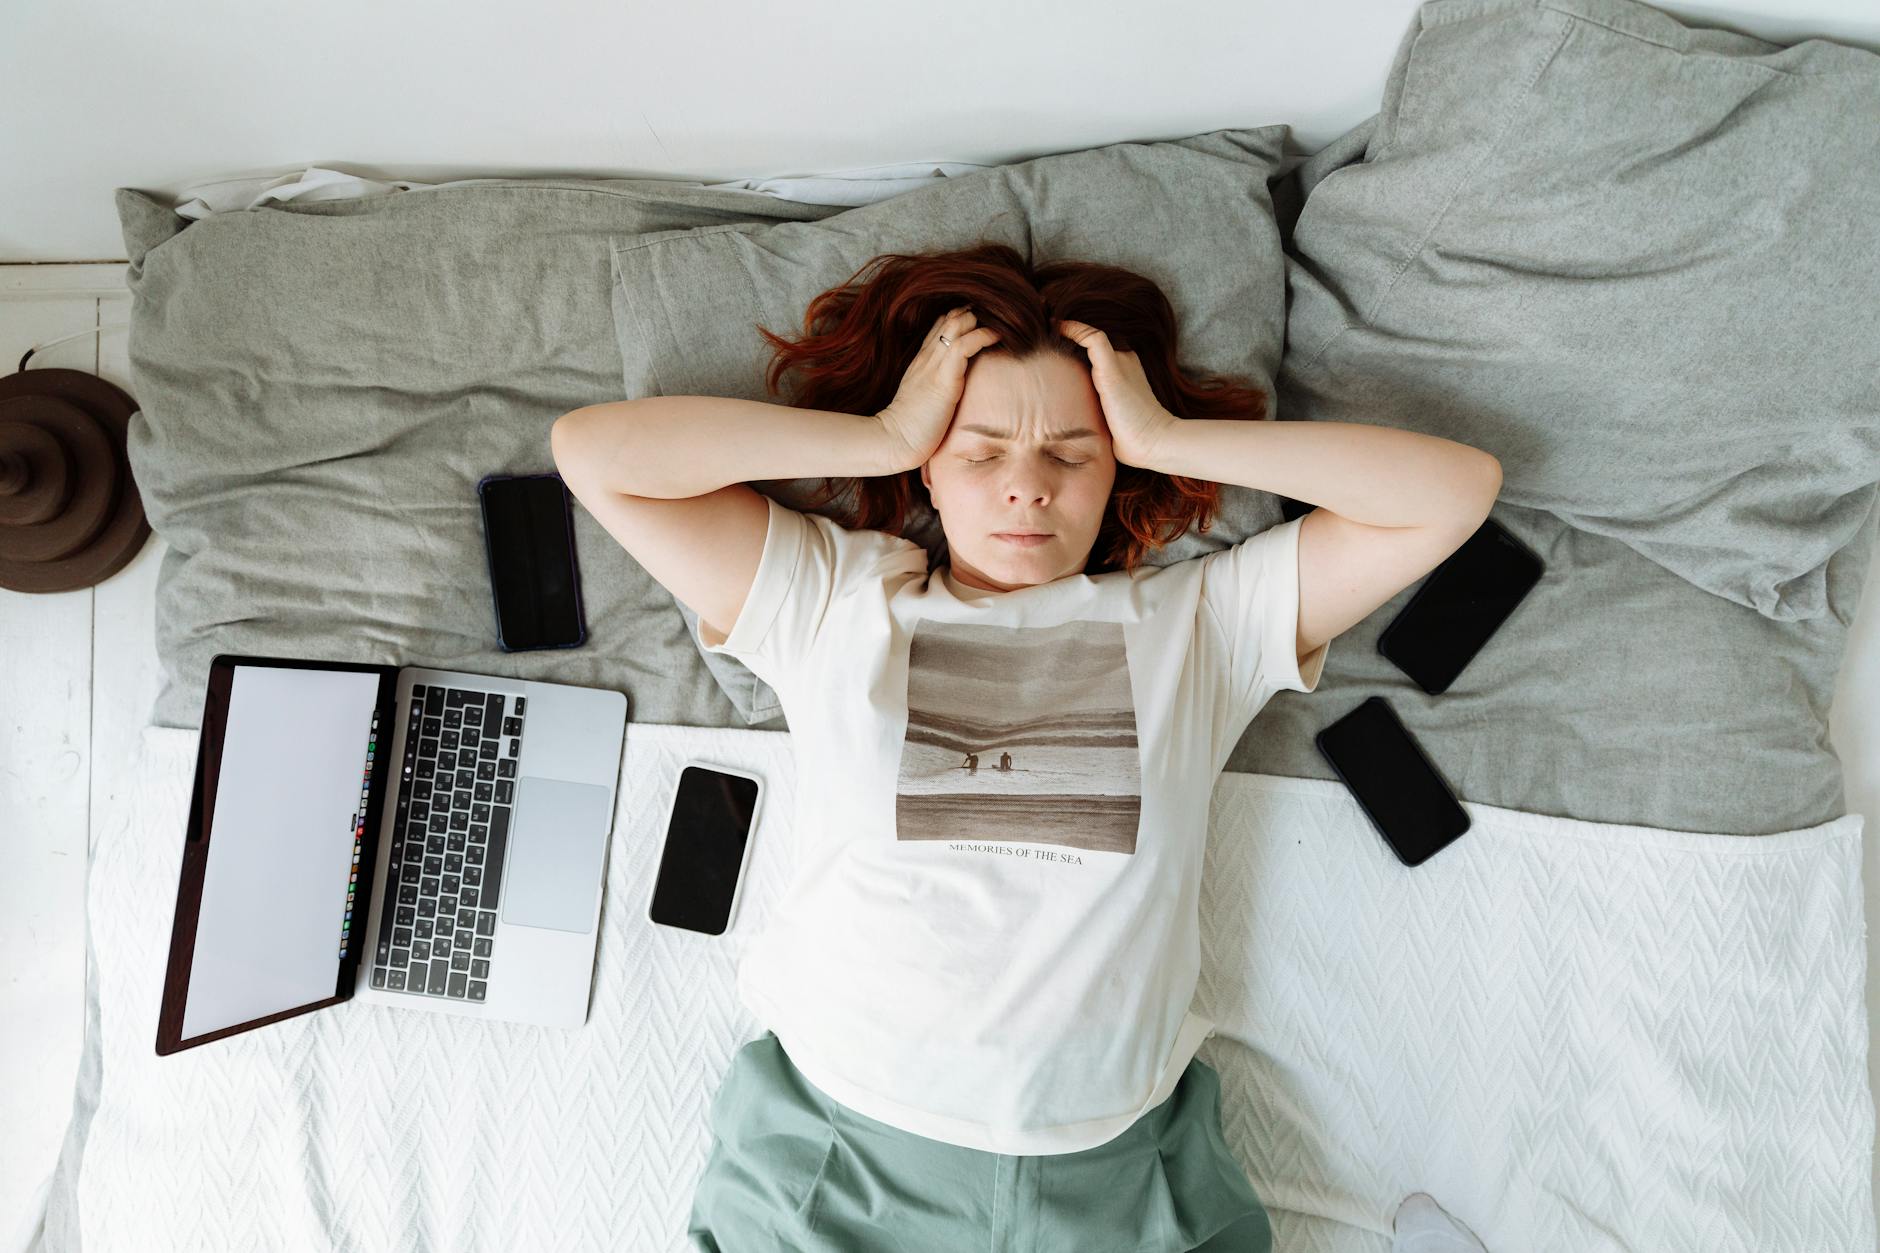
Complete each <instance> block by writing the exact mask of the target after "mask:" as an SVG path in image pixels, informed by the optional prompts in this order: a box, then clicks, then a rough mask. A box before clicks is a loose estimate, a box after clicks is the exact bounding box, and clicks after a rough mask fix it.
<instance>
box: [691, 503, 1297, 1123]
mask: <svg viewBox="0 0 1880 1253" xmlns="http://www.w3.org/2000/svg"><path fill="white" fill-rule="evenodd" d="M766 500H769V498H768V497H766ZM769 504H770V521H769V526H768V531H767V534H766V537H765V541H764V555H763V559H762V562H761V564H760V565H759V567H758V571H757V576H756V579H755V581H754V582H753V584H752V586H751V590H750V594H749V595H748V597H747V598H746V600H745V603H744V608H743V610H742V612H741V613H740V615H739V618H738V621H737V622H736V623H735V624H734V625H733V627H732V629H731V633H730V635H729V636H728V637H727V638H726V639H725V640H724V641H722V642H719V643H714V642H712V640H711V639H710V637H711V636H713V635H714V634H715V632H712V631H711V630H710V629H709V628H708V627H706V626H704V625H703V622H702V620H701V625H700V627H699V634H700V640H699V642H700V644H701V645H702V646H703V647H706V648H709V649H712V650H713V651H716V652H721V653H727V654H729V655H731V656H734V657H737V658H738V659H739V660H741V661H743V662H744V663H745V664H746V665H747V666H748V667H749V668H750V669H751V671H752V672H753V673H755V674H756V675H757V676H758V677H760V678H762V679H763V680H764V681H765V682H767V683H769V684H770V685H771V686H772V687H773V688H775V689H776V692H777V695H778V698H779V699H780V700H781V701H782V703H783V709H784V713H785V716H786V718H787V719H788V721H789V724H790V730H791V734H792V737H793V750H794V753H795V757H796V771H797V773H796V811H795V815H794V818H793V821H794V824H795V826H794V830H795V838H796V840H797V847H798V859H797V867H796V870H795V873H794V875H793V876H792V879H791V883H790V885H789V888H788V889H787V891H786V893H785V895H784V897H783V898H782V899H780V900H779V901H778V902H776V903H775V905H774V906H773V911H772V914H771V917H770V920H769V925H768V927H767V928H766V930H765V932H764V933H763V934H762V935H759V936H756V937H753V939H752V941H751V944H750V947H749V949H748V950H747V952H746V954H745V957H744V960H743V962H742V963H741V965H740V967H739V971H738V993H739V996H740V998H741V999H742V1001H743V1003H744V1004H745V1005H746V1006H747V1007H748V1008H749V1009H750V1010H751V1012H752V1013H753V1014H755V1015H756V1016H757V1018H758V1020H759V1021H761V1022H762V1023H764V1025H765V1026H766V1027H768V1028H769V1029H771V1030H772V1031H775V1032H776V1033H777V1037H778V1039H779V1040H780V1041H781V1042H782V1044H783V1046H784V1050H785V1052H786V1053H788V1055H789V1057H790V1059H791V1061H792V1062H793V1063H795V1065H796V1066H797V1068H798V1069H799V1070H800V1071H801V1072H802V1074H803V1075H804V1077H805V1078H807V1079H808V1080H809V1081H810V1082H811V1083H813V1084H815V1085H816V1086H817V1087H818V1088H820V1089H821V1090H822V1091H823V1092H824V1093H826V1094H827V1095H828V1096H830V1097H832V1098H834V1099H835V1100H837V1101H839V1102H841V1103H842V1104H843V1105H846V1106H848V1107H849V1108H850V1109H852V1110H855V1111H857V1112H859V1113H862V1114H865V1115H867V1116H868V1117H870V1118H873V1119H876V1120H877V1121H880V1122H884V1123H889V1124H891V1125H893V1126H896V1127H900V1128H902V1129H904V1130H907V1131H911V1132H914V1133H915V1134H917V1135H922V1136H927V1137H929V1138H931V1139H935V1140H943V1141H946V1142H948V1143H952V1144H959V1145H965V1146H967V1147H969V1148H976V1149H980V1150H982V1151H985V1152H992V1153H1006V1154H1037V1153H1068V1152H1076V1151H1078V1150H1080V1149H1086V1148H1091V1147H1094V1146H1095V1145H1098V1144H1102V1143H1103V1142H1105V1141H1106V1140H1109V1139H1111V1138H1113V1137H1115V1136H1117V1135H1119V1134H1121V1133H1122V1132H1123V1131H1124V1130H1125V1129H1127V1128H1128V1127H1129V1126H1130V1124H1132V1123H1133V1122H1135V1121H1136V1120H1137V1119H1138V1118H1140V1117H1141V1116H1142V1115H1143V1114H1145V1113H1148V1112H1149V1111H1150V1110H1152V1109H1154V1108H1155V1107H1156V1106H1157V1105H1159V1104H1160V1103H1161V1102H1162V1101H1163V1100H1165V1099H1166V1098H1167V1097H1168V1095H1169V1093H1170V1092H1171V1091H1172V1090H1173V1089H1174V1086H1175V1083H1176V1081H1177V1080H1178V1079H1180V1078H1181V1075H1182V1071H1183V1070H1184V1069H1185V1068H1186V1066H1187V1065H1188V1062H1189V1059H1190V1058H1191V1057H1192V1056H1193V1055H1194V1052H1195V1049H1196V1048H1197V1047H1198V1046H1199V1045H1200V1043H1201V1041H1202V1040H1203V1039H1205V1038H1206V1037H1207V1036H1209V1035H1211V1034H1213V1031H1214V1024H1213V1023H1211V1022H1209V1021H1208V1020H1207V1019H1205V1018H1202V1017H1200V1016H1199V1015H1197V1014H1195V1013H1193V1012H1192V1011H1191V1009H1190V1005H1191V1003H1192V1001H1193V999H1194V992H1195V986H1196V981H1197V978H1198V975H1199V972H1200V923H1199V916H1198V902H1199V899H1200V878H1201V869H1202V855H1203V853H1204V851H1205V848H1206V839H1207V833H1208V810H1209V804H1210V799H1211V796H1212V793H1213V790H1214V784H1215V780H1216V778H1217V777H1218V776H1219V774H1220V772H1221V767H1222V766H1223V765H1224V764H1225V763H1226V760H1227V757H1228V754H1229V753H1231V752H1232V751H1233V748H1234V746H1235V744H1236V743H1237V742H1238V741H1239V739H1240V736H1241V734H1242V732H1244V731H1245V730H1246V727H1247V724H1248V723H1249V722H1251V721H1252V720H1253V716H1254V715H1255V714H1256V713H1258V712H1259V710H1260V708H1261V706H1263V705H1264V704H1265V703H1266V702H1267V700H1268V699H1269V698H1270V697H1271V696H1272V695H1273V694H1274V693H1275V692H1277V691H1279V690H1280V689H1282V688H1290V689H1292V690H1294V691H1299V692H1311V691H1313V690H1314V689H1315V688H1316V687H1317V686H1318V681H1319V674H1320V672H1321V671H1322V670H1323V669H1324V665H1325V657H1326V653H1327V650H1328V649H1329V644H1326V645H1321V646H1320V647H1319V648H1318V649H1317V650H1316V651H1315V652H1313V653H1312V654H1311V655H1310V656H1309V657H1308V658H1307V659H1306V665H1305V666H1303V667H1301V666H1299V665H1298V664H1297V657H1296V653H1295V644H1296V637H1295V628H1296V625H1297V614H1298V604H1299V577H1298V552H1299V524H1300V522H1301V521H1302V520H1303V519H1294V520H1293V521H1291V522H1287V523H1283V524H1281V525H1279V526H1275V527H1271V528H1269V529H1268V530H1265V531H1263V532H1261V533H1260V534H1258V535H1256V536H1253V537H1252V538H1250V539H1248V540H1246V541H1245V542H1244V543H1241V544H1238V545H1235V546H1233V547H1230V548H1225V549H1221V550H1219V551H1216V552H1213V553H1209V554H1207V555H1206V556H1203V557H1197V558H1193V559H1191V560H1188V561H1182V562H1177V563H1175V564H1173V565H1168V566H1161V567H1156V566H1142V567H1139V568H1138V569H1136V570H1135V571H1133V572H1124V571H1115V572H1111V573H1107V574H1102V575H1098V576H1095V577H1091V576H1087V575H1082V574H1078V575H1071V576H1067V577H1064V578H1060V579H1057V580H1055V581H1053V582H1050V583H1046V584H1041V585H1038V586H1035V587H1025V588H1019V589H1017V590H1015V591H1011V592H1004V593H991V592H979V591H976V590H975V589H973V588H970V587H966V586H964V585H962V584H959V583H957V582H955V581H954V580H953V578H952V575H951V572H950V570H949V569H947V568H945V567H943V568H941V569H940V570H937V571H935V572H934V573H933V574H932V575H931V576H930V575H929V574H928V572H927V553H926V550H925V549H924V548H922V547H921V546H920V545H918V544H916V543H914V542H913V541H911V540H906V539H902V538H900V537H898V536H894V535H889V534H887V533H885V532H882V531H873V530H848V529H846V528H844V527H842V526H841V525H839V524H838V523H836V522H834V521H832V520H831V519H829V518H825V517H822V516H821V515H819V514H806V513H800V512H798V511H796V510H792V509H789V508H787V507H785V506H783V505H780V504H778V503H777V502H776V501H774V500H770V501H769Z"/></svg>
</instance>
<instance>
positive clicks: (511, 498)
mask: <svg viewBox="0 0 1880 1253" xmlns="http://www.w3.org/2000/svg"><path fill="white" fill-rule="evenodd" d="M477 495H478V496H479V497H480V498H481V500H482V505H483V538H484V543H485V547H486V550H487V552H488V556H489V568H490V590H491V593H492V595H493V597H494V599H495V602H496V641H497V643H498V644H500V645H501V646H502V648H503V651H504V652H512V653H513V652H520V651H522V650H523V649H529V648H572V647H574V646H575V645H577V644H579V643H581V642H582V641H583V640H585V639H586V638H587V627H586V625H585V623H584V621H583V619H582V614H581V587H580V582H579V579H578V577H577V576H576V573H575V564H574V516H573V506H572V505H571V504H570V503H569V496H568V489H567V488H566V487H565V486H564V485H563V484H562V481H561V476H560V475H558V474H524V475H491V476H490V477H488V478H486V479H484V480H483V481H482V482H481V483H479V484H478V485H477Z"/></svg>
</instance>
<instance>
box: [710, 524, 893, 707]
mask: <svg viewBox="0 0 1880 1253" xmlns="http://www.w3.org/2000/svg"><path fill="white" fill-rule="evenodd" d="M764 499H765V501H766V502H768V504H769V506H770V520H769V523H768V525H767V527H766V530H765V533H764V554H763V556H762V557H760V558H759V559H758V562H757V574H756V575H755V576H754V577H753V579H752V581H751V590H750V591H749V592H748V593H746V595H745V598H744V608H743V609H742V610H741V611H739V613H738V620H737V621H736V622H734V623H732V624H731V631H730V633H729V634H728V635H726V636H725V638H724V639H723V640H721V641H717V642H713V640H712V639H711V638H710V637H711V635H712V634H714V632H712V630H711V628H710V627H709V626H707V625H706V623H705V620H704V619H703V618H700V619H698V624H697V628H696V631H697V643H698V646H699V648H700V649H702V650H703V651H705V652H708V653H723V654H725V655H727V656H730V657H735V658H737V659H738V660H739V661H741V662H743V663H744V665H745V666H746V667H747V668H749V670H750V671H751V673H753V674H755V675H756V676H757V677H758V678H760V679H762V680H763V681H764V682H766V683H768V684H770V686H771V687H773V688H775V689H776V690H777V691H778V692H779V693H781V692H784V691H785V690H786V689H788V688H789V687H790V686H791V683H790V680H791V677H792V676H793V675H794V674H796V673H797V672H798V671H799V670H800V669H801V668H802V667H803V666H804V665H805V663H806V662H807V660H808V658H809V656H810V654H811V652H812V651H813V650H814V649H815V648H816V646H817V644H818V641H819V640H820V639H821V637H822V636H823V635H824V634H825V632H826V630H827V629H829V628H830V627H831V624H832V622H840V619H839V618H838V617H836V616H834V615H832V610H833V608H834V607H835V606H837V605H839V604H840V603H842V602H843V601H844V600H845V599H846V598H847V596H848V594H849V593H850V592H851V591H853V590H855V589H857V588H859V587H862V586H868V585H874V586H879V585H880V582H881V580H882V578H883V577H884V576H885V575H886V574H887V573H888V572H889V570H891V569H896V568H906V569H909V570H913V569H914V568H915V565H916V562H915V556H916V555H918V563H917V564H918V568H919V569H920V570H922V571H924V570H925V569H926V549H924V548H922V547H921V546H920V545H919V544H916V543H914V542H913V541H911V540H906V539H902V538H901V537H899V536H896V535H890V534H888V533H886V532H884V531H874V530H863V529H858V530H850V529H849V528H847V527H844V526H843V525H841V524H840V523H838V522H836V521H835V520H834V519H831V518H826V517H823V516H822V515H821V514H814V513H802V512H799V511H797V510H795V509H791V508H790V507H788V506H787V505H781V504H778V503H777V502H776V501H775V500H772V499H771V498H770V497H768V496H766V497H765V498H764ZM895 558H900V560H899V561H896V560H895ZM855 625H857V626H858V627H859V624H855Z"/></svg>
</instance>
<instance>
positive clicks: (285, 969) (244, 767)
mask: <svg viewBox="0 0 1880 1253" xmlns="http://www.w3.org/2000/svg"><path fill="white" fill-rule="evenodd" d="M379 685H380V678H379V675H378V674H377V673H374V672H371V671H348V670H302V669H294V668H291V667H286V666H255V665H240V664H237V665H236V666H235V667H234V674H233V683H232V686H231V688H230V692H229V701H228V714H227V723H226V728H225V730H224V732H223V739H222V753H221V765H220V769H219V771H218V775H217V779H216V785H215V799H214V804H213V808H212V809H211V811H210V818H209V831H210V838H209V846H208V857H207V861H206V863H205V864H204V867H203V876H202V906H201V911H200V914H199V915H198V918H197V922H196V942H195V954H194V959H193V961H192V963H191V966H190V972H189V993H188V999H187V1002H186V1004H185V1006H184V1012H183V1022H182V1035H183V1037H184V1038H186V1039H187V1038H189V1037H192V1036H198V1035H202V1034H204V1033H206V1032H211V1031H219V1030H221V1029H223V1028H225V1027H233V1026H236V1025H239V1024H242V1023H248V1022H253V1021H254V1020H255V1019H257V1018H262V1017H266V1016H267V1015H269V1014H277V1013H280V1012H282V1011H283V1010H289V1009H296V1008H299V1007H301V1006H305V1005H308V1004H310V1003H312V1002H315V1001H323V1000H327V999H329V998H331V997H332V996H333V995H334V993H335V988H336V986H337V985H338V982H339V968H340V962H341V960H342V959H343V958H344V957H345V956H346V955H347V953H348V952H353V953H357V952H358V951H359V950H361V949H363V948H364V946H365V944H366V937H365V935H364V929H365V913H366V906H367V905H368V904H369V898H368V897H367V896H366V894H365V893H363V892H358V893H357V900H358V904H357V908H354V905H353V901H354V894H355V890H356V885H357V875H358V870H359V867H358V864H357V861H356V858H357V857H358V852H359V849H360V847H361V841H360V837H361V835H362V832H363V824H364V821H365V815H366V812H367V798H368V791H369V789H368V784H369V783H370V782H371V761H372V757H371V754H372V753H373V752H374V751H375V747H374V736H373V717H374V710H375V706H376V705H377V703H378V697H379ZM382 729H383V730H384V732H385V733H386V739H387V740H389V738H390V730H391V725H390V720H389V718H388V719H387V722H386V724H385V726H384V727H383V728H382ZM376 751H377V752H380V753H386V752H390V745H389V743H381V744H379V745H378V746H377V748H376Z"/></svg>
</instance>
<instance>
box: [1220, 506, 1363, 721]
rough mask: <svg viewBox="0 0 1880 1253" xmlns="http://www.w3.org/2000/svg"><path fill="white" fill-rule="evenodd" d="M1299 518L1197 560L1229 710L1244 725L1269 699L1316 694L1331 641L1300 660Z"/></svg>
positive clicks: (1301, 520)
mask: <svg viewBox="0 0 1880 1253" xmlns="http://www.w3.org/2000/svg"><path fill="white" fill-rule="evenodd" d="M1304 521H1305V518H1304V517H1303V516H1301V517H1298V518H1294V519H1293V520H1292V521H1290V522H1283V523H1281V524H1280V525H1278V526H1271V527H1268V528H1267V529H1266V530H1264V531H1261V532H1260V533H1259V534H1258V535H1253V536H1249V537H1248V538H1247V539H1245V540H1242V541H1241V542H1240V543H1238V544H1235V545H1234V546H1232V547H1231V548H1224V549H1221V550H1220V551H1218V552H1213V553H1209V554H1208V555H1207V556H1206V557H1204V558H1202V562H1203V565H1202V575H1201V599H1202V602H1203V604H1204V605H1205V606H1206V608H1207V610H1208V612H1209V613H1210V614H1211V615H1212V616H1213V618H1214V621H1215V622H1216V623H1217V624H1218V626H1219V628H1220V630H1221V632H1222V634H1223V636H1224V637H1225V639H1226V641H1227V648H1226V657H1227V670H1228V679H1227V681H1228V683H1229V685H1230V687H1231V689H1232V693H1233V699H1234V702H1235V708H1236V710H1237V711H1238V712H1239V713H1240V714H1241V715H1242V716H1243V717H1244V719H1245V720H1247V721H1251V720H1252V719H1253V717H1254V715H1256V714H1258V713H1259V712H1260V708H1261V706H1263V705H1265V704H1266V702H1267V700H1268V699H1270V698H1271V697H1272V696H1273V694H1274V693H1275V692H1278V691H1281V690H1283V689H1286V690H1291V691H1295V692H1311V691H1314V690H1316V689H1317V688H1318V685H1319V676H1320V675H1321V674H1322V673H1323V672H1324V670H1325V658H1326V656H1327V654H1328V653H1329V652H1330V650H1331V641H1330V640H1327V641H1326V642H1325V643H1323V644H1321V645H1319V646H1318V647H1317V648H1316V649H1314V650H1313V651H1312V652H1311V653H1309V654H1307V655H1306V658H1305V664H1303V665H1301V664H1300V662H1299V654H1298V639H1299V528H1300V524H1301V523H1303V522H1304Z"/></svg>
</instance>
